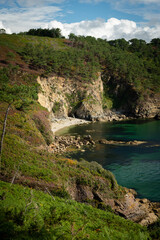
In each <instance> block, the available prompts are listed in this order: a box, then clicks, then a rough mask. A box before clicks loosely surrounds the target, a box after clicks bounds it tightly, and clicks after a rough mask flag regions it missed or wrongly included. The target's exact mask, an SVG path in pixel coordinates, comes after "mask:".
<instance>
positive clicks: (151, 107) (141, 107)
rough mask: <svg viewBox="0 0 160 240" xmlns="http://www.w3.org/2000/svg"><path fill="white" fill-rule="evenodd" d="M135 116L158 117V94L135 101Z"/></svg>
mask: <svg viewBox="0 0 160 240" xmlns="http://www.w3.org/2000/svg"><path fill="white" fill-rule="evenodd" d="M134 114H135V116H136V117H140V118H157V119H158V118H159V117H160V94H154V95H152V96H150V97H145V100H143V101H137V105H136V107H135V109H134Z"/></svg>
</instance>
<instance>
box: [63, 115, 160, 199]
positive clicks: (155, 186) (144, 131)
mask: <svg viewBox="0 0 160 240" xmlns="http://www.w3.org/2000/svg"><path fill="white" fill-rule="evenodd" d="M61 133H62V132H61ZM63 134H71V135H76V134H78V135H84V134H85V135H86V134H90V135H91V136H92V137H93V139H94V140H99V139H102V138H105V139H109V140H122V141H130V140H139V141H147V143H146V144H143V145H139V146H127V145H126V146H120V145H117V146H115V145H114V146H113V145H112V146H111V145H102V144H97V145H96V147H95V148H94V149H92V150H86V151H85V152H80V153H78V154H73V155H72V157H73V158H77V159H79V158H84V159H86V160H87V161H97V162H98V163H100V164H101V165H102V166H103V167H104V168H106V169H108V170H110V171H112V172H113V174H114V175H115V177H116V179H117V182H118V183H119V184H120V185H122V186H125V187H128V188H134V189H135V190H136V191H137V192H138V195H139V197H142V198H148V199H150V200H152V201H160V121H155V120H153V121H144V120H139V121H135V120H134V121H127V122H114V123H92V124H88V125H81V126H75V127H70V128H68V129H66V130H65V132H63Z"/></svg>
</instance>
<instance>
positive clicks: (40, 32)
mask: <svg viewBox="0 0 160 240" xmlns="http://www.w3.org/2000/svg"><path fill="white" fill-rule="evenodd" d="M20 34H26V35H32V36H40V37H51V38H64V37H63V36H62V34H61V30H60V29H59V28H51V29H48V28H44V29H42V28H37V29H35V28H32V29H30V30H29V31H28V32H21V33H20Z"/></svg>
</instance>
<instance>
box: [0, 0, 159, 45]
mask: <svg viewBox="0 0 160 240" xmlns="http://www.w3.org/2000/svg"><path fill="white" fill-rule="evenodd" d="M40 27H41V28H60V29H61V33H62V35H63V36H65V37H66V38H67V37H68V35H69V34H70V33H74V34H76V35H83V36H93V37H96V38H103V39H107V40H114V39H118V38H125V39H126V40H130V39H132V38H138V39H143V40H145V41H147V42H149V41H150V40H151V39H153V38H160V0H0V28H4V29H6V32H7V33H19V32H24V31H28V30H29V29H31V28H40Z"/></svg>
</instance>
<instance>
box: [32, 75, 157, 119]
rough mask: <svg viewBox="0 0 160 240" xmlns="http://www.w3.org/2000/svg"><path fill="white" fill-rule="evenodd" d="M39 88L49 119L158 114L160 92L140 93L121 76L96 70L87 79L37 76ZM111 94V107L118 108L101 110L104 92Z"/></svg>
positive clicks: (119, 117)
mask: <svg viewBox="0 0 160 240" xmlns="http://www.w3.org/2000/svg"><path fill="white" fill-rule="evenodd" d="M37 81H38V83H39V84H40V86H41V91H40V92H39V94H38V101H39V103H40V104H41V105H42V106H44V107H45V108H47V109H48V111H49V112H50V117H51V119H53V118H63V117H68V116H71V117H77V118H81V119H87V120H109V121H110V120H121V119H125V116H124V115H120V116H119V113H120V112H123V113H124V114H125V115H128V116H132V117H136V118H159V115H160V94H159V93H156V94H151V93H149V94H146V93H145V94H143V95H140V94H139V92H138V91H137V90H136V89H135V88H134V87H133V85H132V84H130V83H127V82H126V81H125V80H124V79H123V78H118V79H117V78H116V77H113V76H106V75H102V77H101V74H100V73H98V74H97V78H96V79H92V80H91V81H88V82H86V81H84V82H83V81H77V80H75V79H70V78H64V77H58V76H51V77H48V78H43V77H38V79H37ZM106 89H107V94H109V96H111V99H112V101H113V107H114V108H115V109H117V110H119V111H120V112H119V113H118V115H117V114H116V113H115V111H110V112H109V113H110V114H109V115H108V110H107V111H106V109H105V111H104V109H103V104H104V98H103V96H105V94H106Z"/></svg>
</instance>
